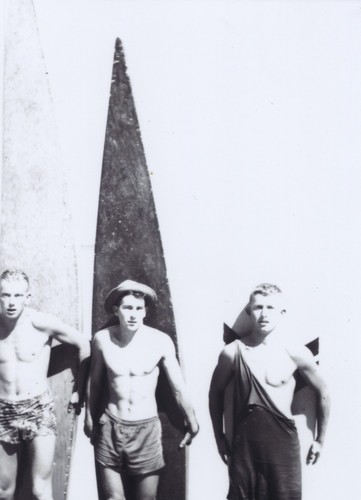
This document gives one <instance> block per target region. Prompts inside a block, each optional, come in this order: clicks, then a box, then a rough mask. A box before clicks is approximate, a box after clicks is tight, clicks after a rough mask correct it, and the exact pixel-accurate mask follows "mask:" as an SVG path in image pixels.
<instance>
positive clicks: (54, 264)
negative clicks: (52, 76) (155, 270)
mask: <svg viewBox="0 0 361 500" xmlns="http://www.w3.org/2000/svg"><path fill="white" fill-rule="evenodd" d="M4 76H5V79H4V82H5V83H4V123H3V157H4V161H3V168H2V172H1V181H2V194H1V234H0V256H1V268H2V269H1V270H2V271H3V270H4V269H5V268H9V267H19V268H21V269H23V270H24V271H25V272H26V273H27V274H28V275H29V277H30V280H31V292H32V306H33V307H35V308H36V309H39V310H42V311H45V312H49V313H52V314H55V315H57V316H59V317H60V318H61V319H62V320H64V321H65V322H67V323H69V324H71V325H73V326H77V323H78V318H79V302H78V280H77V266H76V253H75V248H74V241H73V234H72V226H71V218H70V211H69V203H68V198H67V189H66V183H65V175H64V172H63V170H62V166H61V163H60V161H59V147H58V143H57V130H56V123H55V119H54V110H53V102H52V98H51V95H50V91H49V85H48V81H47V76H46V69H45V64H44V58H43V53H42V50H41V44H40V38H39V33H38V27H37V23H36V15H35V10H34V5H33V2H32V0H12V1H11V2H9V12H8V20H7V25H6V38H5V75H4ZM76 370H77V357H76V352H75V350H74V348H71V347H68V346H64V345H58V346H54V347H53V349H52V355H51V364H50V372H51V373H52V376H51V378H50V385H51V388H52V392H53V394H54V399H55V405H56V413H57V418H58V438H57V445H56V454H55V461H54V473H53V489H54V498H55V500H62V499H64V498H65V495H66V489H67V478H68V472H69V466H70V457H71V451H72V446H73V433H74V428H75V427H74V424H75V416H74V415H68V413H67V405H68V402H69V398H70V395H71V391H72V387H73V379H74V375H75V372H76ZM20 475H21V481H20V482H19V488H20V490H19V491H18V493H17V498H19V499H21V500H27V499H28V498H31V497H30V484H29V482H28V479H27V480H24V479H23V478H24V477H25V476H24V474H23V472H22V471H21V474H20Z"/></svg>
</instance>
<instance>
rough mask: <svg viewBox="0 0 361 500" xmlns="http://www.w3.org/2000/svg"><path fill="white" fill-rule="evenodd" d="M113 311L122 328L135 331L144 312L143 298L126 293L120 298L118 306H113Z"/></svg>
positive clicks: (141, 320)
mask: <svg viewBox="0 0 361 500" xmlns="http://www.w3.org/2000/svg"><path fill="white" fill-rule="evenodd" d="M114 313H115V314H116V316H117V317H118V318H119V324H120V327H121V328H122V329H126V330H128V331H129V332H136V331H137V330H138V328H139V327H140V326H141V325H142V324H143V320H144V318H145V314H146V308H145V302H144V299H143V298H138V297H134V295H126V296H125V297H123V298H122V300H121V302H120V304H119V306H118V307H117V306H114Z"/></svg>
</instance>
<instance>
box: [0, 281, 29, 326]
mask: <svg viewBox="0 0 361 500" xmlns="http://www.w3.org/2000/svg"><path fill="white" fill-rule="evenodd" d="M29 297H30V294H29V287H28V284H27V282H26V281H25V280H22V279H19V280H16V281H7V280H0V315H1V316H3V317H6V318H9V319H17V318H19V316H20V315H21V313H22V312H23V310H24V308H25V306H26V304H27V303H28V300H29Z"/></svg>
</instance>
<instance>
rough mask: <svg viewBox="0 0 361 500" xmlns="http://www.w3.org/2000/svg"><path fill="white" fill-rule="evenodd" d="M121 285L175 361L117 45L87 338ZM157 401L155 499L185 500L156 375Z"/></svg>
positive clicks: (172, 425) (174, 434)
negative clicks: (140, 292) (141, 306)
mask: <svg viewBox="0 0 361 500" xmlns="http://www.w3.org/2000/svg"><path fill="white" fill-rule="evenodd" d="M125 279H133V280H135V281H138V282H141V283H145V284H147V285H149V286H151V287H152V288H153V289H154V290H156V292H157V295H158V305H157V306H156V307H155V308H150V310H149V313H148V314H147V318H146V321H145V323H146V324H148V325H149V326H153V327H155V328H158V329H159V330H161V331H163V332H165V333H167V334H168V335H169V336H170V337H171V338H172V340H173V342H174V344H175V346H176V351H177V355H178V359H179V349H178V342H177V334H176V328H175V322H174V315H173V309H172V301H171V294H170V289H169V284H168V280H167V272H166V265H165V259H164V254H163V247H162V242H161V237H160V231H159V226H158V220H157V214H156V209H155V204H154V200H153V194H152V187H151V183H150V176H149V172H148V168H147V164H146V159H145V154H144V150H143V145H142V140H141V134H140V129H139V123H138V119H137V114H136V109H135V105H134V100H133V95H132V90H131V85H130V81H129V78H128V75H127V68H126V64H125V58H124V53H123V47H122V43H121V41H120V40H119V39H117V40H116V43H115V51H114V62H113V71H112V82H111V90H110V99H109V108H108V118H107V126H106V137H105V145H104V156H103V165H102V176H101V186H100V195H99V207H98V223H97V232H96V244H95V263H94V288H93V332H94V333H95V332H96V331H98V330H99V329H101V328H102V327H103V326H104V325H105V324H106V323H107V322H108V321H109V319H110V318H109V317H108V316H107V315H106V313H105V311H104V300H105V297H106V295H107V293H108V292H109V291H110V290H111V289H112V288H113V287H115V286H116V285H117V284H118V283H119V282H121V281H123V280H125ZM157 400H158V406H159V410H160V418H161V422H162V428H163V447H164V455H165V461H166V467H165V469H164V470H163V472H162V474H161V479H160V484H159V489H158V496H157V498H158V499H159V500H169V499H170V498H172V499H173V500H182V499H184V498H185V486H186V479H185V470H186V459H185V452H184V450H178V445H179V443H180V440H181V439H182V435H183V419H182V417H181V415H180V414H179V412H178V410H177V408H176V405H175V402H174V399H173V396H172V394H171V392H170V388H169V386H168V383H167V381H166V380H165V375H164V374H163V373H162V372H161V373H160V377H159V382H158V387H157ZM98 486H99V495H100V498H103V494H102V491H101V485H100V483H99V481H98Z"/></svg>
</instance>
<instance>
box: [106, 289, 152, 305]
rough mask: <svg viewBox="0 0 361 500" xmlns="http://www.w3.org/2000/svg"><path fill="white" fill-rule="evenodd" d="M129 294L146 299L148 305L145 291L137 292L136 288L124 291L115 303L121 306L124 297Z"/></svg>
mask: <svg viewBox="0 0 361 500" xmlns="http://www.w3.org/2000/svg"><path fill="white" fill-rule="evenodd" d="M128 295H133V297H135V298H136V299H144V303H145V304H146V305H147V297H146V295H145V293H142V292H137V291H136V290H134V291H133V290H127V291H126V292H124V293H122V294H121V296H120V297H119V298H118V300H117V301H116V303H115V304H114V305H115V306H117V307H119V306H120V303H121V301H122V300H123V298H124V297H127V296H128Z"/></svg>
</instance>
